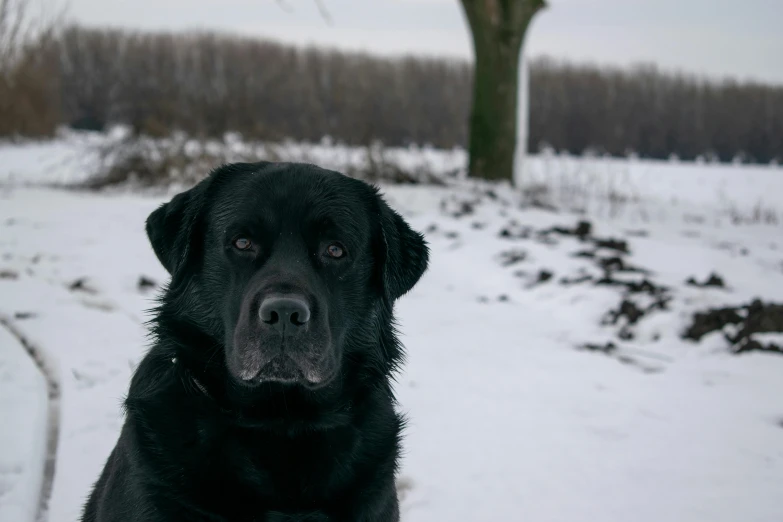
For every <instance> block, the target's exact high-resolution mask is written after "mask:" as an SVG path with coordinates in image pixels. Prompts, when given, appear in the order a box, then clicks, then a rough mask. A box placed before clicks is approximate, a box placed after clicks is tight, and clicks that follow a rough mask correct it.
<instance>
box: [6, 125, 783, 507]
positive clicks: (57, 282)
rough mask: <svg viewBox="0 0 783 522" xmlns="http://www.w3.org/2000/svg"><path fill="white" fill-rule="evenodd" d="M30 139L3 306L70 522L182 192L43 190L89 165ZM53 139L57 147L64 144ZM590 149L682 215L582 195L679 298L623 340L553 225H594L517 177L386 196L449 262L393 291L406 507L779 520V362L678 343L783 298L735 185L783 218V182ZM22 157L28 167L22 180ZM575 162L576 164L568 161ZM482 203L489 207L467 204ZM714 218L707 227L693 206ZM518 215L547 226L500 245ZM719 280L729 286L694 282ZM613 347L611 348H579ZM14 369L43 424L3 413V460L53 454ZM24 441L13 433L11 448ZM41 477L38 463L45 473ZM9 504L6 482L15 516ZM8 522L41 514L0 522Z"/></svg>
mask: <svg viewBox="0 0 783 522" xmlns="http://www.w3.org/2000/svg"><path fill="white" fill-rule="evenodd" d="M70 139H72V138H67V140H70ZM63 140H64V141H67V140H66V139H63ZM69 143H70V142H69ZM27 147H28V149H27V152H9V151H15V150H16V148H15V147H13V146H11V145H7V146H5V148H0V159H2V161H0V179H3V180H4V181H5V182H6V186H5V188H3V189H0V272H1V271H6V272H9V271H10V272H13V273H14V274H15V275H16V278H11V277H7V278H0V315H2V316H3V317H8V318H10V320H11V322H12V324H13V326H14V328H16V329H17V330H19V331H20V332H22V333H23V334H24V335H25V337H27V338H28V339H29V340H30V342H31V343H33V344H34V345H35V346H37V347H39V348H40V349H41V350H42V352H43V354H42V355H43V356H44V360H45V362H46V363H47V365H48V367H50V368H52V369H53V372H54V374H55V375H56V376H57V378H58V379H59V386H60V389H61V394H62V395H61V401H60V412H59V416H60V424H59V440H58V446H57V455H56V467H55V479H54V486H53V490H52V494H51V498H50V500H49V511H48V514H49V517H48V520H49V521H50V522H73V521H75V520H77V519H78V516H79V513H80V510H81V506H82V503H83V502H84V499H85V496H86V495H87V493H88V492H89V490H90V487H91V486H92V483H93V482H94V481H95V480H96V479H97V477H98V474H99V472H100V470H101V468H102V466H103V464H104V461H105V459H106V457H107V456H108V454H109V452H110V451H111V448H112V447H113V445H114V443H115V441H116V439H117V436H118V432H119V429H120V426H121V423H122V417H121V411H120V403H121V401H122V398H123V396H124V394H125V392H126V390H127V386H128V382H129V378H130V375H131V372H132V370H133V368H134V367H135V365H136V364H137V363H138V361H139V360H140V358H141V357H142V356H143V354H144V352H145V350H146V349H147V347H148V338H147V337H146V335H147V331H146V329H145V326H144V321H145V320H146V319H148V318H149V315H148V314H147V312H146V310H148V309H149V308H151V307H152V306H153V298H154V296H155V292H156V291H157V290H151V291H149V290H141V289H139V287H138V284H137V283H138V280H139V277H140V276H145V277H148V278H151V279H152V280H154V281H156V282H157V283H163V282H165V280H166V274H165V272H164V270H163V269H162V267H160V266H159V263H158V262H157V260H156V259H155V256H154V254H153V253H152V251H151V249H150V248H149V246H148V244H147V240H146V237H145V235H144V227H143V223H144V219H145V218H146V216H147V215H148V214H149V212H151V211H152V210H153V209H154V208H155V207H156V206H157V205H158V204H159V203H160V202H161V201H162V200H163V198H162V196H140V195H128V194H106V193H103V194H88V193H83V192H78V191H65V190H56V189H44V188H40V187H21V186H19V183H20V181H21V182H24V181H27V180H26V179H20V177H21V178H24V177H25V176H28V175H29V176H30V179H34V181H36V182H41V181H51V180H64V179H74V178H75V177H78V172H77V170H78V169H76V167H74V166H73V163H68V164H63V165H62V166H61V167H58V168H54V167H53V168H54V170H52V171H51V172H45V173H44V172H40V169H41V168H42V167H41V165H38V166H36V163H37V162H38V160H39V159H40V158H42V157H46V158H48V161H47V162H45V163H44V165H47V166H48V165H53V166H56V165H57V161H56V157H55V152H56V151H57V150H60V151H61V152H62V151H64V150H67V149H68V150H74V147H72V146H70V145H69V147H70V149H69V148H68V147H66V146H63V147H62V148H60V149H57V146H55V144H51V143H50V144H39V145H29V146H27ZM36 147H39V148H38V149H36ZM41 147H51V149H48V150H49V151H50V152H51V154H52V155H49V153H48V152H44V151H43V149H42V148H41ZM324 147H326V145H324ZM34 150H35V151H37V152H35V153H33V151H34ZM14 154H18V156H13V155H14ZM63 154H65V153H63ZM435 156H436V154H435V153H434V152H433V157H435ZM25 157H26V158H27V159H26V160H25V159H24V158H25ZM73 157H78V154H77V155H74V156H73ZM7 158H15V159H13V161H6V159H7ZM531 161H539V165H544V162H546V161H549V162H550V167H549V168H551V169H552V170H553V171H554V170H558V167H557V166H556V162H568V161H571V160H570V159H562V158H559V157H553V158H538V159H537V160H531ZM574 161H576V160H574ZM583 162H584V163H583V165H598V166H596V167H595V172H596V173H598V174H596V175H606V176H611V172H614V170H613V169H625V170H626V171H628V172H630V174H629V176H630V177H631V178H633V179H634V183H636V184H638V185H639V186H642V187H645V190H644V191H641V192H640V194H641V195H640V197H641V196H643V197H644V198H646V199H647V200H649V201H653V202H657V203H656V205H657V206H655V208H656V209H657V211H660V212H664V211H665V210H666V209H669V210H671V212H670V213H669V214H661V216H663V218H662V219H653V218H654V217H655V216H652V217H650V219H647V220H644V219H642V217H641V216H640V215H639V214H638V213H634V215H633V216H632V215H631V210H634V209H638V208H639V206H638V205H636V204H628V205H627V206H626V207H624V208H626V209H627V211H626V213H625V214H622V215H620V216H619V217H615V218H614V219H612V218H611V217H610V216H609V213H608V212H602V211H601V210H600V208H601V207H600V205H601V204H606V205H609V203H606V200H604V201H603V203H601V200H600V198H599V195H598V194H597V193H593V194H592V195H591V198H592V199H589V198H585V199H584V200H585V201H589V202H590V203H591V205H594V206H592V207H591V208H589V209H587V210H588V211H591V212H590V213H588V215H587V216H586V217H587V218H588V219H589V220H590V221H591V222H592V224H593V228H594V235H595V236H597V237H613V238H621V239H625V240H627V241H628V244H629V250H630V254H629V255H627V256H625V261H626V262H627V263H629V264H633V265H636V266H639V267H642V268H644V269H646V270H648V271H649V272H650V275H649V277H650V278H651V279H652V280H653V281H654V282H655V283H656V284H659V285H665V286H667V287H668V288H669V290H668V293H669V295H670V296H671V299H672V300H671V303H670V307H669V310H667V311H656V312H653V313H650V314H649V315H648V316H646V317H644V318H643V319H642V320H641V321H640V322H639V324H637V325H634V334H635V337H634V338H633V339H629V340H618V339H617V331H618V329H619V327H620V325H619V324H618V325H606V324H602V319H603V318H604V316H605V315H606V313H607V311H608V310H610V309H613V308H616V307H617V305H618V304H619V302H620V301H621V299H622V297H623V293H622V291H621V290H620V289H618V288H615V287H609V286H596V285H593V284H590V283H585V284H573V285H568V286H566V285H562V284H560V282H559V281H560V279H561V278H563V277H570V278H572V277H576V276H578V275H580V274H587V275H595V276H598V275H600V270H598V268H597V267H596V264H595V262H594V260H591V259H585V258H580V257H574V256H573V254H574V253H576V252H578V251H580V250H584V249H585V248H586V244H585V243H583V242H580V241H579V239H577V238H576V237H571V236H563V235H557V234H555V235H550V236H548V239H547V238H546V237H544V236H539V235H537V233H536V231H541V230H544V229H548V228H550V227H552V226H555V225H557V226H566V227H573V226H574V225H575V223H576V221H577V220H578V219H580V218H579V217H577V216H574V215H570V214H567V213H554V212H548V211H544V210H540V209H535V208H528V207H524V208H523V207H521V206H520V204H519V202H520V196H519V194H518V193H517V192H515V191H513V190H512V189H510V188H508V187H504V186H495V187H492V190H493V192H494V194H495V196H494V199H493V198H492V197H490V196H487V195H486V191H487V187H485V186H482V185H473V184H471V183H468V182H467V181H458V182H455V183H454V184H453V186H450V187H422V186H388V187H385V192H386V193H387V196H388V199H389V200H390V201H391V202H392V203H393V205H394V206H395V207H397V208H399V209H400V210H401V211H402V212H403V213H404V214H405V215H406V217H407V218H408V219H409V221H410V222H411V223H412V224H413V226H414V227H416V228H417V229H419V230H423V231H427V232H426V235H427V238H428V240H429V241H430V243H431V246H432V262H431V267H430V269H429V271H428V272H427V274H426V275H425V276H424V278H423V279H422V280H421V282H420V283H419V285H418V286H417V287H416V288H415V289H414V290H413V291H412V292H411V293H410V294H409V295H406V296H405V297H404V298H402V300H400V301H399V303H398V305H397V313H398V316H399V319H400V321H399V322H400V331H401V332H402V339H403V341H404V343H405V345H406V347H407V352H408V359H407V362H406V364H405V365H404V368H403V370H402V372H401V374H400V376H399V379H398V384H397V394H398V397H399V399H400V408H401V410H402V411H403V412H404V413H405V414H406V415H407V417H408V419H409V427H408V429H407V432H406V438H405V442H404V448H405V455H404V460H403V466H402V470H401V477H400V479H401V484H404V488H402V489H401V495H402V497H403V501H402V513H403V520H404V521H405V522H419V521H421V522H424V521H426V522H431V521H433V520H453V521H459V522H462V521H464V522H473V521H476V522H481V521H486V520H527V521H533V522H536V521H574V520H585V519H587V518H589V519H591V520H601V521H607V522H612V521H618V522H619V521H626V520H635V521H640V522H647V521H650V522H652V521H655V522H658V521H660V520H683V521H685V520H687V521H709V522H722V521H726V522H729V521H731V522H735V521H737V520H743V521H755V522H773V521H780V520H783V503H781V502H780V492H781V491H783V425H782V424H781V423H782V422H783V405H781V402H780V397H781V396H782V395H783V379H781V378H780V376H781V375H782V374H783V373H782V372H783V357H780V356H776V355H771V354H762V353H747V354H742V355H740V356H737V355H731V354H730V353H729V350H728V346H727V345H726V341H725V340H724V339H723V338H722V337H721V335H720V334H712V335H709V336H707V337H706V338H705V339H704V340H703V341H702V342H701V343H698V344H697V343H691V342H686V341H684V340H682V339H681V338H680V333H681V332H682V330H683V329H684V328H685V327H686V325H687V323H688V320H689V318H690V317H691V314H692V313H693V312H695V311H697V310H703V309H705V308H708V307H713V306H724V305H737V304H739V303H743V302H747V301H748V300H750V299H751V298H754V297H758V298H761V299H765V300H772V301H775V300H777V301H779V300H780V296H781V295H782V294H783V292H782V291H783V240H781V239H780V238H781V237H782V236H781V235H780V227H779V226H773V225H769V224H764V223H754V224H747V225H739V226H738V225H734V224H733V221H732V219H731V218H730V216H728V215H727V214H725V209H726V205H725V204H724V202H721V200H720V197H719V194H720V192H721V190H723V191H724V192H725V193H726V194H731V198H734V199H730V200H729V201H730V202H731V203H732V204H735V205H737V206H738V207H743V208H749V207H748V205H751V206H752V205H756V204H757V203H758V202H759V201H762V202H763V204H764V206H768V207H773V208H778V209H779V208H783V198H782V196H781V194H783V190H780V188H781V185H780V184H781V183H783V181H781V180H783V175H781V174H783V172H781V170H780V169H773V168H771V167H744V166H743V167H739V166H732V167H715V166H711V165H696V166H686V165H678V164H668V163H661V164H658V163H646V162H625V163H622V162H619V161H617V162H614V160H612V161H610V162H607V160H601V159H589V158H588V159H583ZM591 162H592V163H591ZM9 164H14V165H16V166H15V167H13V169H14V172H16V177H15V179H14V182H13V183H11V182H10V181H9V180H10V175H9V174H8V173H9V171H10V170H11V169H10V167H9V166H8V165H9ZM531 165H533V167H535V165H536V164H535V163H532V164H531ZM600 165H604V167H605V168H604V170H603V171H601V170H600V168H603V167H600V168H599V166H600ZM606 165H609V167H606ZM533 167H531V168H533ZM542 168H543V167H542ZM560 171H561V172H566V174H563V175H564V176H566V175H567V174H568V172H567V168H565V167H564V168H563V169H560ZM582 172H583V173H584V172H586V171H585V170H584V169H583V171H582ZM601 172H603V173H605V174H601ZM636 173H638V174H636ZM648 177H649V178H650V179H648ZM776 187H777V188H776ZM635 190H636V189H635ZM648 190H649V192H647V191H648ZM774 190H776V192H775V191H774ZM555 192H556V191H555ZM709 194H712V197H709ZM675 195H676V196H677V198H678V204H677V206H675V205H674V204H673V203H672V200H671V197H673V196H675ZM580 197H583V196H580ZM727 197H728V196H727ZM444 200H445V201H446V202H445V203H444V204H443V206H441V202H443V201H444ZM465 202H467V203H469V205H468V207H470V210H469V211H466V212H465V213H463V214H464V215H460V216H459V217H454V215H453V214H455V213H456V214H458V215H459V214H460V213H461V211H460V209H463V207H464V205H463V203H465ZM651 208H652V207H651ZM672 209H674V210H672ZM634 212H636V210H634ZM695 212H698V213H700V215H702V216H703V219H688V218H687V216H686V217H685V218H684V217H683V216H684V215H686V214H692V213H695ZM656 215H657V214H656ZM582 218H584V217H582ZM512 222H514V223H512ZM509 227H510V228H513V229H514V230H515V231H521V230H524V229H525V227H529V228H530V229H531V230H532V231H533V233H532V235H530V237H528V238H527V239H523V238H514V237H509V238H506V237H501V236H500V235H499V232H500V230H501V229H503V228H509ZM512 250H513V251H517V252H524V254H525V255H524V259H522V260H518V261H516V262H514V263H512V264H510V265H508V266H503V265H502V263H501V261H502V259H508V257H503V255H502V254H503V253H504V252H508V251H512ZM600 253H601V255H607V256H608V255H610V254H612V252H611V251H603V250H601V252H600ZM514 257H519V256H514ZM541 270H547V271H550V272H552V274H553V277H552V278H551V280H549V281H546V282H538V274H539V273H540V272H541ZM711 272H716V273H718V274H720V275H721V276H722V277H723V278H724V279H725V280H726V284H727V288H725V289H711V288H696V287H691V286H687V285H685V284H684V283H685V281H686V279H687V278H689V277H695V278H696V279H697V280H699V281H701V280H704V279H706V277H707V276H708V275H709V274H710V273H711ZM636 275H637V274H617V278H618V279H620V278H632V277H634V276H636ZM77 281H80V283H79V284H77V285H75V288H72V287H73V286H74V283H75V282H77ZM642 297H644V296H639V297H638V299H639V302H642ZM646 298H649V297H646ZM19 312H22V314H21V315H19V314H18V313H19ZM3 339H4V338H0V346H2V350H3V351H2V353H0V356H2V359H3V361H5V359H6V358H7V357H8V353H7V352H8V350H6V349H5V346H6V344H7V342H6V341H5V340H3ZM607 341H613V342H614V343H615V345H616V350H615V351H611V352H607V353H602V352H600V351H590V350H586V349H580V347H582V346H583V345H584V344H586V343H594V344H605V343H606V342H607ZM9 342H10V341H9ZM12 346H13V345H12ZM17 351H18V350H17ZM4 364H5V363H4ZM20 364H21V363H20ZM13 373H14V375H13V376H14V378H15V379H17V381H18V382H19V385H18V386H16V385H14V386H11V385H8V386H6V383H5V382H4V383H3V388H2V395H3V399H2V401H3V402H2V404H7V403H9V402H10V403H11V404H24V407H23V408H16V411H17V412H20V413H24V414H25V415H27V417H25V418H24V419H20V420H19V421H18V422H17V421H14V422H11V423H8V422H6V421H5V418H6V417H5V412H3V419H4V424H3V427H0V437H2V439H0V452H4V453H0V463H2V465H3V466H5V462H7V459H8V458H10V457H19V456H22V454H23V452H26V451H33V450H28V449H26V448H28V447H30V446H29V444H28V441H30V440H33V439H32V436H24V437H23V436H21V435H20V434H19V433H18V431H17V428H16V427H17V426H22V425H29V426H30V429H32V426H34V424H33V423H31V419H34V418H37V417H34V415H33V412H35V411H39V410H40V412H41V413H40V415H43V414H45V403H43V404H42V403H40V401H39V398H38V397H39V395H40V393H41V389H42V388H41V381H40V377H38V378H37V379H39V380H38V381H35V382H33V383H31V384H30V386H31V390H30V391H29V392H26V391H25V392H23V393H21V392H20V390H22V382H21V381H19V380H20V379H21V378H22V374H21V372H16V371H15V372H13ZM17 374H18V375H17ZM0 375H6V373H0ZM36 375H37V374H36ZM24 382H27V381H26V380H25V381H24ZM33 384H34V385H33ZM9 394H14V396H13V397H16V398H13V397H11V398H9ZM44 398H45V397H44ZM25 419H26V420H25ZM8 426H13V427H14V429H9V428H8ZM10 437H14V439H13V440H14V441H16V442H12V441H10V440H9V441H8V442H7V443H3V442H5V441H6V439H8V438H10ZM37 447H38V450H39V451H43V450H41V446H40V445H39V446H37ZM5 453H10V456H6V454H5ZM34 454H36V453H35V452H34V451H33V453H32V455H34ZM39 457H40V455H39ZM3 469H5V467H4V468H3ZM22 469H24V470H25V471H27V470H30V472H31V473H32V472H33V470H34V469H40V465H39V466H38V468H36V466H35V465H32V464H29V465H27V466H26V467H24V468H22ZM38 485H39V483H36V482H34V477H33V475H25V476H24V477H21V476H20V477H19V479H18V480H16V481H14V483H13V486H14V488H15V489H14V490H13V491H17V490H19V491H21V490H23V489H24V488H26V489H24V490H28V491H40V488H39V487H38ZM29 502H30V500H29V495H28V503H27V504H26V505H27V506H30V505H31V504H30V503H29ZM7 506H8V500H7V497H5V496H0V513H3V512H2V511H1V510H2V509H7ZM6 519H8V520H24V519H20V518H18V517H14V518H6V517H4V516H0V520H6Z"/></svg>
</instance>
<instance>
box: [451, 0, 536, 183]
mask: <svg viewBox="0 0 783 522" xmlns="http://www.w3.org/2000/svg"><path fill="white" fill-rule="evenodd" d="M461 2H462V7H463V9H464V10H465V16H466V18H467V20H468V24H469V26H470V31H471V33H472V34H473V48H474V51H475V58H476V60H475V62H476V65H475V72H474V75H475V76H474V83H473V110H472V111H471V116H470V138H469V145H468V147H469V154H470V165H469V167H468V169H469V172H470V175H471V176H475V177H478V178H484V179H494V180H499V179H507V180H511V179H512V176H513V172H514V148H515V146H516V138H517V96H518V91H519V80H518V78H519V75H518V73H519V54H520V52H521V49H522V42H523V41H524V37H525V32H526V31H527V28H528V25H529V24H530V21H531V20H532V19H533V16H534V15H535V14H536V13H537V12H538V11H539V10H540V9H541V8H543V7H544V6H545V3H544V0H461Z"/></svg>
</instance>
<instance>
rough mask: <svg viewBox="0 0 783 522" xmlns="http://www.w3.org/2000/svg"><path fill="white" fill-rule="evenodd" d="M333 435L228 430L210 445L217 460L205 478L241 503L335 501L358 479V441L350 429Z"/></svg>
mask: <svg viewBox="0 0 783 522" xmlns="http://www.w3.org/2000/svg"><path fill="white" fill-rule="evenodd" d="M332 431H334V432H333V433H332V432H329V433H322V432H319V433H312V434H303V435H298V436H293V437H289V436H272V435H269V434H259V433H258V432H252V431H238V432H235V431H226V432H224V433H223V434H220V435H216V436H213V437H210V439H208V440H206V441H204V442H205V443H206V444H208V445H209V446H210V448H209V450H208V451H207V452H205V454H208V455H212V456H213V457H212V459H211V462H210V463H209V465H208V467H207V468H206V469H205V471H206V473H205V474H204V475H202V477H203V479H204V480H207V481H209V482H211V486H210V487H213V488H218V489H221V490H223V491H225V493H226V494H227V495H228V496H231V497H234V496H236V497H238V498H236V501H237V502H239V503H242V502H246V501H249V500H250V499H253V501H254V502H259V501H261V500H262V499H263V500H265V501H266V502H265V503H267V502H268V503H271V504H273V505H285V504H289V503H291V504H297V505H299V504H302V503H304V504H310V503H313V504H318V503H321V502H323V501H325V500H330V499H333V498H334V496H335V495H339V492H340V490H341V489H342V488H344V487H345V486H346V485H347V484H350V483H351V482H352V479H353V478H354V477H353V476H354V470H355V466H354V463H355V461H356V458H357V454H358V438H357V437H356V435H355V434H354V433H353V432H352V430H351V429H349V428H346V429H344V430H343V429H341V430H332ZM207 470H208V471H207Z"/></svg>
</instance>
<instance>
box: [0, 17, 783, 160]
mask: <svg viewBox="0 0 783 522" xmlns="http://www.w3.org/2000/svg"><path fill="white" fill-rule="evenodd" d="M38 54H39V56H40V55H44V54H45V55H46V56H48V57H51V59H50V60H39V61H41V63H45V64H49V66H50V68H51V70H49V71H48V74H47V75H46V81H47V82H48V85H49V86H56V87H57V88H56V90H55V92H56V97H57V99H56V100H49V102H50V103H49V105H51V106H52V107H56V110H57V117H56V118H55V120H56V121H58V122H60V123H66V124H70V125H72V126H74V127H78V128H92V129H101V128H104V127H105V126H107V125H111V124H116V123H122V124H129V125H131V126H133V128H134V129H136V131H138V132H139V133H144V134H149V135H153V136H159V135H166V134H169V133H171V132H173V131H184V132H186V133H188V134H192V135H196V136H208V137H214V136H221V135H222V134H223V133H225V132H226V131H235V132H240V133H242V134H243V135H245V136H246V137H247V138H256V139H264V140H280V139H286V138H291V139H295V140H308V141H317V140H320V139H321V138H322V137H324V136H331V137H332V138H333V139H335V140H338V141H342V142H345V143H348V144H366V143H369V142H370V141H372V140H380V141H382V142H384V143H385V144H387V145H390V146H397V145H407V144H411V143H416V144H431V145H433V146H436V147H452V146H464V145H465V143H466V142H467V131H468V129H467V122H468V115H469V110H470V100H471V84H472V82H471V74H472V69H471V66H470V64H468V63H467V62H461V61H455V60H445V59H427V58H396V59H392V58H377V57H373V56H370V55H364V54H357V53H345V52H339V51H332V50H320V49H300V48H294V47H289V46H285V45H280V44H276V43H271V42H267V41H263V40H256V39H249V38H237V37H231V36H226V35H216V34H209V33H189V34H150V33H135V32H129V31H120V30H95V29H85V28H80V27H71V28H69V29H67V30H65V31H62V32H61V33H60V34H59V35H58V36H57V37H56V38H55V39H54V41H52V42H51V43H50V44H48V45H47V50H46V52H45V53H43V52H41V53H38ZM39 76H40V74H39ZM39 91H40V92H50V91H52V89H49V90H39ZM10 105H15V104H14V103H10ZM54 110H55V109H54V108H51V109H50V111H49V112H51V111H54ZM39 112H40V111H39ZM47 121H48V120H47ZM18 127H19V128H18V129H17V130H16V132H17V133H25V129H29V128H30V126H29V125H27V126H24V125H19V126H18ZM0 132H3V133H4V134H6V135H7V134H9V132H7V131H4V129H3V127H2V126H0ZM28 133H29V132H28ZM541 147H552V148H554V149H556V150H560V151H568V152H571V153H574V154H581V153H583V152H585V151H593V152H596V153H608V154H612V155H618V156H621V155H627V154H629V153H636V154H638V155H640V156H642V157H651V158H668V157H670V156H671V155H677V156H679V157H680V158H683V159H692V158H695V157H697V156H699V155H702V156H705V157H711V158H716V159H720V160H722V161H729V160H732V159H733V158H735V157H741V158H743V159H744V160H745V161H749V162H763V163H767V162H770V161H772V160H775V159H777V160H783V87H769V86H763V85H754V84H738V83H734V82H730V81H707V80H704V79H699V78H696V77H689V76H683V75H672V74H667V73H662V72H658V71H656V70H655V69H654V68H649V67H647V68H644V67H639V68H635V69H632V70H617V69H607V68H598V67H584V66H573V65H569V64H564V63H559V62H555V61H551V60H547V59H539V60H536V61H534V62H533V63H532V64H531V71H530V131H529V149H530V150H533V151H535V150H539V149H540V148H541Z"/></svg>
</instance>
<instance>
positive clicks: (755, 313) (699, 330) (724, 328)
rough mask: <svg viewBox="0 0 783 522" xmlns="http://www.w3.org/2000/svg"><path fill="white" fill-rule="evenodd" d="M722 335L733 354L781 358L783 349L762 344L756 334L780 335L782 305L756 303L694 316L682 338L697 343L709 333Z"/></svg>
mask: <svg viewBox="0 0 783 522" xmlns="http://www.w3.org/2000/svg"><path fill="white" fill-rule="evenodd" d="M717 331H720V332H723V336H724V338H725V339H726V341H727V342H728V343H729V344H730V345H731V348H732V351H733V352H734V353H743V352H750V351H762V352H771V353H778V354H782V355H783V346H781V345H778V344H776V343H770V342H767V343H765V342H762V341H760V340H759V339H758V338H756V337H755V334H762V333H783V304H777V303H764V302H762V301H761V300H759V299H756V300H754V301H752V302H751V303H749V304H747V305H740V306H737V307H734V308H714V309H711V310H707V311H705V312H697V313H696V314H694V316H693V320H692V321H691V324H690V326H688V328H687V329H686V330H685V332H684V333H683V335H682V336H683V338H685V339H690V340H692V341H700V340H701V339H702V337H704V336H705V335H707V334H709V333H712V332H717Z"/></svg>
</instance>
